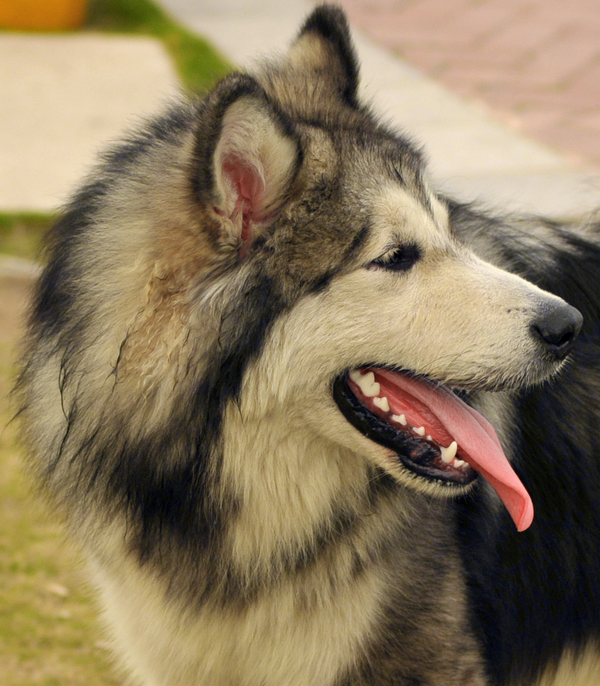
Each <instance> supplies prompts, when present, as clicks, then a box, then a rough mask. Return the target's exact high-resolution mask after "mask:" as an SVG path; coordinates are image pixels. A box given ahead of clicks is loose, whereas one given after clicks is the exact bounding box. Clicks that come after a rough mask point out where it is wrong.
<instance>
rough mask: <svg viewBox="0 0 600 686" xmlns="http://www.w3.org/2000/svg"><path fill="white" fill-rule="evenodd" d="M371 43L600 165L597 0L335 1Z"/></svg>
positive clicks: (524, 128) (580, 158) (544, 138)
mask: <svg viewBox="0 0 600 686" xmlns="http://www.w3.org/2000/svg"><path fill="white" fill-rule="evenodd" d="M341 4H342V6H343V7H344V8H345V10H346V12H347V13H348V15H349V17H350V19H351V21H352V22H353V23H354V24H355V25H356V26H358V27H359V28H361V29H362V30H363V31H365V33H367V34H369V35H370V36H371V37H372V38H374V39H375V40H376V41H377V42H378V43H380V44H382V45H384V46H385V47H387V48H389V49H391V50H392V51H394V52H395V53H397V54H399V55H401V56H402V57H403V58H405V59H406V60H407V61H408V62H409V63H411V64H413V65H414V66H416V67H418V68H420V69H421V70H422V71H424V72H425V73H427V74H429V75H430V76H432V77H434V78H436V79H437V80H438V81H440V82H442V83H443V84H445V85H446V86H448V87H449V88H450V89H451V90H453V91H455V92H457V93H459V94H460V95H462V96H465V97H467V98H473V99H477V100H479V101H482V102H484V103H487V105H489V106H490V107H491V108H492V109H493V110H494V111H495V112H496V113H498V114H499V115H500V116H501V117H503V118H504V119H505V121H507V122H508V123H509V125H511V126H513V127H516V128H518V129H520V130H521V131H523V132H524V133H526V134H527V135H529V136H531V137H533V138H535V139H537V140H539V141H541V142H544V143H546V144H548V145H550V146H552V147H554V148H555V149H558V150H560V151H562V152H563V153H565V154H566V155H567V156H568V157H569V158H570V159H572V160H574V161H576V162H579V163H582V164H586V165H587V166H593V167H595V168H596V169H600V0H341Z"/></svg>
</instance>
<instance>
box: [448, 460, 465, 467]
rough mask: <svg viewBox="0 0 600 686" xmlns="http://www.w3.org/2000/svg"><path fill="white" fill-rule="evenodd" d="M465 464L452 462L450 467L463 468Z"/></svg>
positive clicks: (456, 461) (457, 461)
mask: <svg viewBox="0 0 600 686" xmlns="http://www.w3.org/2000/svg"><path fill="white" fill-rule="evenodd" d="M466 464H467V463H466V462H465V461H464V460H454V462H453V463H452V466H453V467H457V468H460V467H464V466H465V465H466Z"/></svg>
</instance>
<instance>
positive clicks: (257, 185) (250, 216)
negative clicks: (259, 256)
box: [223, 155, 265, 257]
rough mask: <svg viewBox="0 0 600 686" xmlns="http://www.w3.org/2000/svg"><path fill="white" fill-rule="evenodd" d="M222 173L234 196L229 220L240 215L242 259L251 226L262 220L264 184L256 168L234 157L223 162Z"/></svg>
mask: <svg viewBox="0 0 600 686" xmlns="http://www.w3.org/2000/svg"><path fill="white" fill-rule="evenodd" d="M223 173H224V174H225V175H226V176H227V178H228V179H229V181H230V182H231V186H232V188H233V189H234V191H235V194H236V197H235V205H234V210H233V213H232V216H231V218H232V219H233V218H234V217H236V216H237V215H238V214H239V213H240V212H241V213H242V233H241V236H240V238H241V241H242V248H241V249H240V256H241V257H243V256H244V255H245V254H246V252H247V250H248V247H249V246H250V243H251V241H252V238H253V236H252V224H253V223H254V222H257V221H261V220H262V219H264V195H265V183H264V180H263V178H262V176H261V174H260V173H259V171H258V170H257V169H256V167H253V166H251V165H249V164H247V163H245V161H244V160H242V159H240V158H239V157H237V156H234V155H230V156H229V157H227V159H226V160H225V161H224V162H223Z"/></svg>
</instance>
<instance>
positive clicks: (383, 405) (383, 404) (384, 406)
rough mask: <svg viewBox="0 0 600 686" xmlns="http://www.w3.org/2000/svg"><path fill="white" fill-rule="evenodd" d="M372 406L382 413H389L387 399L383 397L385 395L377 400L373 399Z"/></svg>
mask: <svg viewBox="0 0 600 686" xmlns="http://www.w3.org/2000/svg"><path fill="white" fill-rule="evenodd" d="M378 385H379V384H378ZM373 405H375V406H376V407H378V408H379V409H380V410H383V411H384V412H389V411H390V404H389V402H388V399H387V398H386V397H385V395H382V396H380V397H378V398H373Z"/></svg>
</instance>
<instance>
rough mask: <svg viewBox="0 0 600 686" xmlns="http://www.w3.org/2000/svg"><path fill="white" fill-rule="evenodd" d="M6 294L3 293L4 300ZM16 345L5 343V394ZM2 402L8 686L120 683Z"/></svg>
mask: <svg viewBox="0 0 600 686" xmlns="http://www.w3.org/2000/svg"><path fill="white" fill-rule="evenodd" d="M5 295H6V293H5V292H4V290H3V292H2V295H1V296H0V297H4V296H5ZM12 354H13V345H12V341H9V342H2V343H0V396H1V397H3V398H4V397H6V395H7V392H8V388H9V384H10V378H11V369H12V364H11V357H12ZM9 419H10V410H9V408H8V407H7V406H6V404H3V405H0V665H2V667H1V670H2V677H1V682H2V685H3V686H34V685H35V686H118V684H120V683H122V681H120V680H119V679H118V678H117V676H116V673H115V672H114V671H113V668H112V666H111V664H110V657H109V652H108V650H107V647H106V645H105V643H104V642H103V635H102V631H101V629H100V627H99V624H98V621H97V612H96V609H95V607H94V604H93V602H92V598H91V594H90V592H89V591H88V589H87V587H86V584H85V582H84V581H83V579H84V575H83V573H82V572H81V571H80V563H79V562H78V556H77V553H76V551H75V550H74V549H73V548H72V547H71V546H70V545H69V544H68V543H67V542H66V541H65V539H64V537H63V535H62V534H61V533H60V531H61V527H60V523H59V522H58V521H57V519H56V518H55V517H52V516H49V515H48V511H47V509H46V508H45V507H44V505H43V504H42V503H41V502H40V499H39V498H36V497H34V496H33V495H32V493H31V490H30V487H29V485H28V484H29V482H28V479H27V478H26V477H25V475H24V473H23V468H22V459H21V451H20V450H19V448H18V445H17V426H16V424H15V423H14V422H10V421H9Z"/></svg>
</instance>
